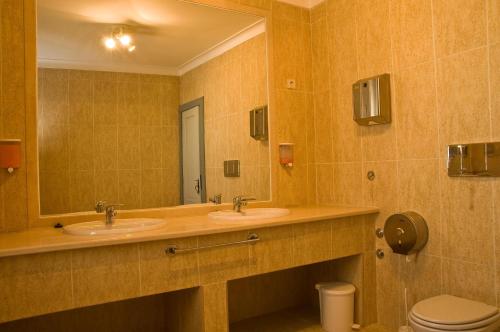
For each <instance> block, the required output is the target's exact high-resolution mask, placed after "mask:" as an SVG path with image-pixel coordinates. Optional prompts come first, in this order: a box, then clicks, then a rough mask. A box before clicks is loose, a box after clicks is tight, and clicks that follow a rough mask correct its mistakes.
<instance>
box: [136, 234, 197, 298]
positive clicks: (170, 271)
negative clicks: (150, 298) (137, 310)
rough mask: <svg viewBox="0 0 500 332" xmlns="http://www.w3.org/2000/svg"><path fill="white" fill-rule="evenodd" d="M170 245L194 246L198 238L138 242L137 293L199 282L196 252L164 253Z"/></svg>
mask: <svg viewBox="0 0 500 332" xmlns="http://www.w3.org/2000/svg"><path fill="white" fill-rule="evenodd" d="M173 244H175V245H176V246H177V247H178V248H193V247H196V246H197V245H198V239H197V238H187V239H173V240H168V241H156V242H146V243H141V244H140V245H139V252H140V264H141V267H140V271H141V295H149V294H158V293H163V292H167V291H172V290H177V289H182V288H190V287H194V286H196V285H198V284H199V275H198V253H197V252H192V253H185V254H178V255H168V254H166V253H165V249H166V248H167V246H168V245H173Z"/></svg>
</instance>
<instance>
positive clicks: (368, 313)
mask: <svg viewBox="0 0 500 332" xmlns="http://www.w3.org/2000/svg"><path fill="white" fill-rule="evenodd" d="M362 257H363V294H362V296H363V300H362V301H363V316H362V317H363V320H362V322H361V324H363V325H365V326H366V325H369V324H373V323H375V322H377V271H376V269H375V265H376V262H375V260H376V258H375V255H373V251H371V252H368V253H365V254H363V256H362Z"/></svg>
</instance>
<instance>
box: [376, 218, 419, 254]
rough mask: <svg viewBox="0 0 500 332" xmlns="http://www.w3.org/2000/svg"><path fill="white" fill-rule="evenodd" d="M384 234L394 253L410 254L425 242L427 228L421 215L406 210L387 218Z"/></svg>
mask: <svg viewBox="0 0 500 332" xmlns="http://www.w3.org/2000/svg"><path fill="white" fill-rule="evenodd" d="M384 236H385V240H386V241H387V244H388V245H389V247H391V248H392V251H394V252H395V253H396V254H401V255H411V254H413V253H416V252H417V251H419V250H420V249H422V248H423V247H424V246H425V245H426V244H427V240H428V238H429V229H428V228H427V223H426V222H425V219H424V218H423V217H422V216H421V215H419V214H418V213H416V212H412V211H408V212H403V213H397V214H393V215H392V216H390V217H389V218H387V220H386V221H385V225H384Z"/></svg>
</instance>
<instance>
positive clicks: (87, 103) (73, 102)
mask: <svg viewBox="0 0 500 332" xmlns="http://www.w3.org/2000/svg"><path fill="white" fill-rule="evenodd" d="M44 91H46V92H47V93H50V91H52V84H48V82H47V84H46V86H45V87H44ZM93 97H94V91H93V86H92V81H90V80H86V79H77V80H76V79H75V80H73V79H72V80H69V83H68V95H67V96H65V95H59V94H57V95H54V96H53V98H50V99H49V98H47V101H52V100H57V101H60V102H66V101H67V102H68V103H69V110H68V111H69V121H70V122H71V123H79V124H81V123H92V122H93V120H94V114H93V107H92V100H93Z"/></svg>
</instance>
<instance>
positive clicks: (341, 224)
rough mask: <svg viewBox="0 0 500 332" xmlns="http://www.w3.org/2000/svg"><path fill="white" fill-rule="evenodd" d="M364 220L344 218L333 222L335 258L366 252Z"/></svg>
mask: <svg viewBox="0 0 500 332" xmlns="http://www.w3.org/2000/svg"><path fill="white" fill-rule="evenodd" d="M364 229H365V223H364V220H363V218H355V217H352V218H342V219H335V220H333V221H332V238H333V240H332V241H333V248H332V252H333V257H336V258H338V257H345V256H351V255H356V254H360V253H362V252H363V251H364V247H365V246H364V243H363V242H364V239H365V237H364Z"/></svg>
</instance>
